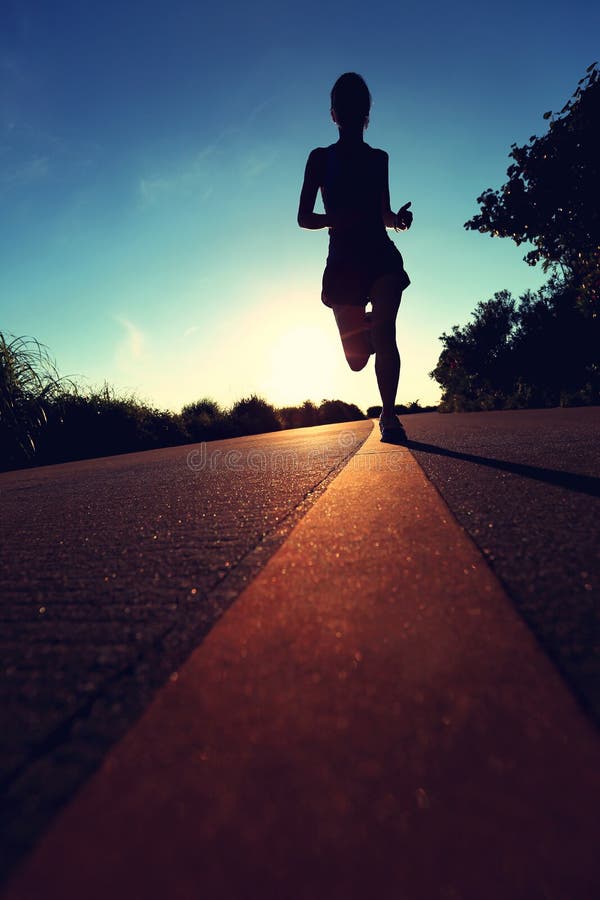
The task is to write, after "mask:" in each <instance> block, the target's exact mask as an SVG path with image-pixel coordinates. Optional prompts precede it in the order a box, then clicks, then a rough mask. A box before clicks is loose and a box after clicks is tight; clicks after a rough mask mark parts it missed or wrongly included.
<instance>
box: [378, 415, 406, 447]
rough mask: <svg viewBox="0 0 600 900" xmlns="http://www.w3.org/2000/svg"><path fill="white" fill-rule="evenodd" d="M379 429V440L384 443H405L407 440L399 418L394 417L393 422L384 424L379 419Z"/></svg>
mask: <svg viewBox="0 0 600 900" xmlns="http://www.w3.org/2000/svg"><path fill="white" fill-rule="evenodd" d="M379 430H380V432H381V440H382V441H383V442H384V443H385V444H406V442H407V441H408V437H407V435H406V432H405V430H404V426H403V424H402V422H401V421H400V419H396V423H395V424H385V425H384V423H383V422H382V421H381V419H380V420H379Z"/></svg>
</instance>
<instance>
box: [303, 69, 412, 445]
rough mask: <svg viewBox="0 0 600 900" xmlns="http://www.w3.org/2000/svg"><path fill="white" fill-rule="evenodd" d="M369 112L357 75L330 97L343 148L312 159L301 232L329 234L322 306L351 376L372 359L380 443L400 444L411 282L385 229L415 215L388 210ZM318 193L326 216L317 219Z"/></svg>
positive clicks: (384, 168)
mask: <svg viewBox="0 0 600 900" xmlns="http://www.w3.org/2000/svg"><path fill="white" fill-rule="evenodd" d="M370 110H371V94H370V93H369V89H368V87H367V85H366V83H365V81H364V79H363V78H362V77H361V76H360V75H358V74H357V73H356V72H346V73H345V74H344V75H341V76H340V77H339V78H338V80H337V81H336V83H335V84H334V86H333V89H332V91H331V118H332V119H333V121H334V122H335V124H336V125H337V127H338V129H339V140H338V141H337V142H336V143H335V144H330V146H329V147H317V148H315V149H314V150H312V151H311V152H310V154H309V156H308V160H307V162H306V169H305V173H304V183H303V185H302V192H301V194H300V205H299V208H298V224H299V225H300V227H301V228H310V229H317V228H328V229H329V254H328V256H327V262H326V266H325V271H324V273H323V284H322V292H321V300H322V302H323V303H324V304H325V305H326V306H328V307H330V308H331V309H332V310H333V313H334V316H335V320H336V322H337V326H338V329H339V332H340V337H341V339H342V346H343V349H344V353H345V356H346V360H347V361H348V365H349V366H350V368H351V369H353V370H354V371H355V372H358V371H359V370H360V369H363V368H364V367H365V366H366V364H367V362H368V360H369V356H370V355H371V354H372V353H374V354H375V374H376V376H377V385H378V387H379V393H380V394H381V403H382V411H381V416H380V419H379V427H380V430H381V440H382V441H390V442H394V443H402V442H404V441H405V440H406V434H405V432H404V429H403V427H402V424H401V422H400V421H399V419H398V417H397V416H396V414H395V411H394V406H395V403H396V391H397V390H398V380H399V377H400V354H399V352H398V347H397V345H396V316H397V314H398V309H399V307H400V300H401V298H402V291H403V290H404V289H405V288H406V287H408V285H409V284H410V278H409V277H408V275H407V274H406V272H405V270H404V262H403V260H402V255H401V254H400V251H399V250H398V248H397V247H396V245H395V244H394V242H393V241H392V240H391V239H390V237H389V236H388V234H387V231H386V229H387V228H394V229H395V230H396V231H398V230H405V229H407V228H410V226H411V224H412V220H413V215H412V212H411V211H410V210H409V208H408V207H409V206H410V205H411V204H410V202H409V203H405V204H404V206H403V207H401V209H400V210H399V212H398V213H394V212H392V210H391V207H390V190H389V180H388V159H389V157H388V154H387V153H386V152H385V150H378V149H376V148H374V147H370V146H369V144H367V143H366V142H365V140H364V134H363V133H364V130H365V128H367V126H368V124H369V113H370ZM319 188H320V189H321V196H322V198H323V205H324V207H325V214H321V213H315V212H314V206H315V201H316V199H317V192H318V191H319ZM369 301H370V302H371V307H372V309H371V312H366V306H367V303H368V302H369Z"/></svg>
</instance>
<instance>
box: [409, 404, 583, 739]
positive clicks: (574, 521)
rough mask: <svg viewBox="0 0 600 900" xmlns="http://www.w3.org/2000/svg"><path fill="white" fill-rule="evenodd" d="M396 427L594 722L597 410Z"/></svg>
mask: <svg viewBox="0 0 600 900" xmlns="http://www.w3.org/2000/svg"><path fill="white" fill-rule="evenodd" d="M403 421H405V424H406V430H407V433H408V436H409V439H410V442H409V448H410V451H411V453H413V455H414V456H415V458H416V459H417V461H418V463H419V464H420V465H421V466H422V468H423V469H424V471H425V473H426V474H427V476H428V478H430V479H431V481H432V482H433V483H434V485H435V486H436V488H437V489H438V490H439V491H440V493H441V495H442V496H443V498H444V500H445V501H446V503H447V504H448V506H449V507H450V509H451V510H452V512H453V514H454V515H455V516H456V518H457V519H458V521H459V522H460V524H461V525H462V526H463V527H464V528H465V529H466V530H467V531H468V532H469V534H470V535H471V537H472V538H473V540H474V541H475V542H476V544H477V545H478V546H479V548H480V549H481V551H482V552H483V553H484V555H485V557H486V559H487V560H488V562H489V563H490V565H491V567H492V569H493V571H494V572H495V573H496V575H498V577H499V578H500V579H501V581H502V582H503V584H504V586H505V588H506V589H507V591H508V593H509V594H510V596H511V597H512V599H513V602H514V603H515V606H516V608H517V609H518V611H519V612H520V613H521V615H522V616H523V617H524V619H525V620H526V621H527V623H528V624H529V625H530V627H531V628H532V630H533V631H534V632H535V634H536V635H537V637H538V638H539V640H540V641H541V643H542V644H543V646H544V648H545V649H546V652H547V653H548V654H549V655H550V656H551V658H552V659H553V660H554V662H555V664H556V665H557V666H558V667H559V668H560V670H561V672H562V673H563V675H564V677H565V678H566V679H567V681H568V682H569V684H570V686H571V688H572V689H573V690H574V691H575V692H576V694H577V696H578V698H579V700H580V702H581V703H582V704H583V705H584V707H585V708H586V709H587V711H588V712H589V714H591V715H592V717H593V718H594V719H595V721H596V722H597V723H600V646H599V638H600V621H599V610H600V604H599V600H600V452H599V448H600V408H599V407H592V408H586V409H549V410H541V409H540V410H519V411H510V412H489V413H454V414H452V415H441V414H439V413H425V414H422V415H412V416H406V417H405V419H404V420H403Z"/></svg>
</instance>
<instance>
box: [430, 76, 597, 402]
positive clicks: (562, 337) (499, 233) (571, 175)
mask: <svg viewBox="0 0 600 900" xmlns="http://www.w3.org/2000/svg"><path fill="white" fill-rule="evenodd" d="M599 118H600V79H599V78H598V67H597V64H596V63H592V65H590V66H588V69H587V71H586V74H585V75H584V77H583V78H581V79H580V81H579V84H578V86H577V89H576V90H575V93H574V94H573V96H572V97H571V99H570V100H568V101H567V103H566V104H565V105H564V106H563V108H562V109H561V111H560V112H559V113H557V114H553V113H552V112H547V113H545V114H544V119H545V120H550V124H549V128H548V132H547V133H546V134H545V135H543V136H542V137H536V136H535V135H532V137H531V138H530V139H529V142H528V143H527V144H526V145H525V146H523V147H517V145H516V144H513V145H512V148H511V152H510V157H511V158H512V159H513V163H512V164H511V165H510V166H509V168H508V170H507V175H508V181H507V182H506V184H504V185H503V186H502V187H501V188H500V189H499V190H492V189H491V188H488V189H487V190H486V191H484V192H483V193H482V194H481V196H480V197H478V198H477V202H478V204H479V206H480V212H479V213H478V214H477V215H475V216H474V217H473V218H472V219H470V220H469V221H468V222H466V223H465V228H467V229H470V230H476V231H479V232H481V233H484V234H489V235H490V236H491V237H508V238H510V239H511V240H513V241H514V242H515V243H516V244H517V245H520V244H522V243H527V244H528V245H529V246H530V247H531V248H532V249H530V250H529V251H528V252H527V254H526V255H525V257H524V259H525V262H527V263H528V264H529V265H537V264H538V263H541V265H542V269H543V271H544V272H548V273H549V281H548V283H547V284H546V285H544V287H542V288H541V289H540V290H539V291H537V292H531V291H528V292H527V293H525V294H523V295H522V296H521V297H520V298H518V300H515V299H514V298H513V297H512V296H511V294H510V293H509V292H508V291H500V292H497V293H496V294H494V296H493V297H492V298H490V299H487V300H484V301H482V302H480V303H478V305H477V307H476V308H475V310H474V312H473V313H472V316H471V321H470V322H469V323H468V324H466V325H464V326H462V327H459V326H458V325H455V326H453V328H452V329H451V331H450V332H449V333H444V334H442V336H441V338H440V340H441V342H442V345H443V349H442V352H441V354H440V357H439V360H438V363H437V365H436V367H435V368H434V369H433V371H432V372H431V373H430V376H431V377H432V378H433V379H435V381H437V382H438V384H439V385H440V386H441V387H442V390H443V394H442V401H441V404H440V407H439V409H440V411H441V412H454V411H471V410H487V409H514V408H523V407H535V406H537V407H539V406H573V405H588V404H598V403H600V207H599V205H598V202H597V197H598V185H599V184H600V156H599V155H598V148H597V133H598V132H597V128H598V124H597V123H598V120H599Z"/></svg>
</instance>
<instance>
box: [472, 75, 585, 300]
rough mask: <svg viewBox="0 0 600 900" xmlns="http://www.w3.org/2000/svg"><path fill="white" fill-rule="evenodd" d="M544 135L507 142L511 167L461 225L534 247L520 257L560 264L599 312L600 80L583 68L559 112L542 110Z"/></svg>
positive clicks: (546, 264)
mask: <svg viewBox="0 0 600 900" xmlns="http://www.w3.org/2000/svg"><path fill="white" fill-rule="evenodd" d="M544 119H545V120H549V123H550V124H549V128H548V132H547V133H546V134H545V135H543V136H542V137H537V136H536V135H532V136H531V137H530V139H529V142H528V143H527V144H525V145H524V146H522V147H519V146H517V145H516V144H512V145H511V152H510V154H509V156H510V157H511V158H512V159H513V160H514V162H513V163H512V164H511V165H510V166H509V168H508V170H507V175H508V181H507V182H506V184H504V185H503V186H502V187H501V188H500V189H499V190H492V189H491V188H488V189H487V190H485V191H484V192H483V193H482V194H481V195H480V196H479V197H478V198H477V202H478V204H479V205H480V212H479V213H478V214H477V215H475V216H473V218H472V219H470V220H469V221H468V222H466V223H465V228H467V229H472V230H477V231H480V232H483V233H488V234H490V235H491V236H492V237H494V236H499V237H509V238H511V239H512V240H513V241H515V243H516V244H517V245H519V244H521V243H523V242H526V241H527V242H530V243H531V244H533V249H532V250H530V251H529V252H528V253H527V254H526V256H525V257H524V258H525V260H526V262H527V263H529V264H530V265H535V264H536V263H538V262H540V261H541V262H542V267H543V269H544V271H548V269H550V268H552V267H554V269H556V267H561V268H562V270H563V274H565V275H567V276H568V277H569V278H571V279H572V280H573V283H574V284H575V285H576V287H577V298H578V300H579V303H580V305H582V307H584V308H586V309H587V310H588V311H596V312H597V311H598V308H599V307H600V284H599V279H598V271H599V267H600V153H599V152H598V133H599V132H598V123H599V121H600V79H599V78H598V68H597V63H592V64H591V65H590V66H588V68H587V70H586V74H585V75H584V77H583V78H581V79H580V81H579V83H578V85H577V89H576V90H575V92H574V94H573V96H572V97H571V98H570V99H569V100H568V101H567V103H565V105H564V106H563V108H562V109H561V111H560V112H559V113H552V112H551V111H550V112H546V113H545V114H544Z"/></svg>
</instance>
